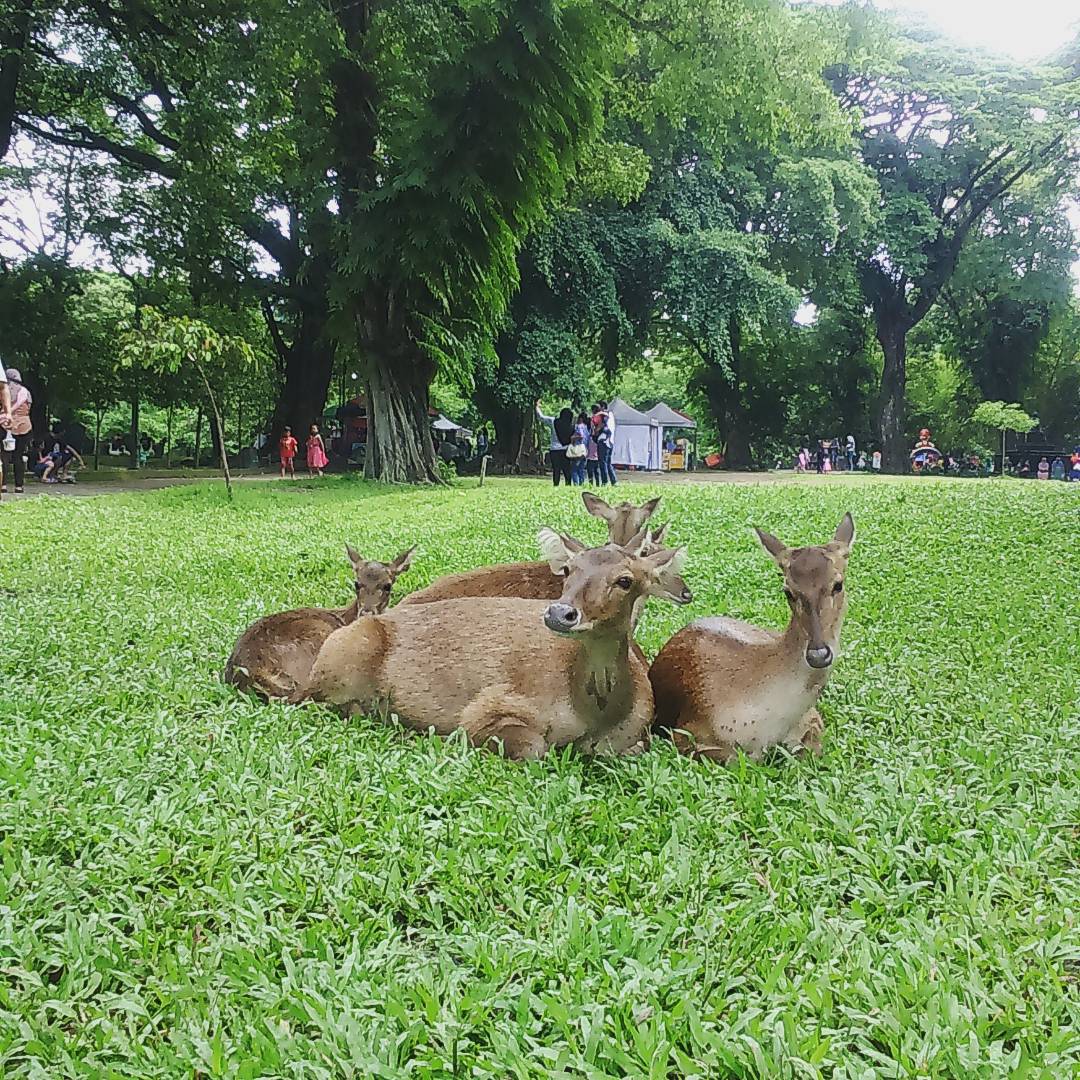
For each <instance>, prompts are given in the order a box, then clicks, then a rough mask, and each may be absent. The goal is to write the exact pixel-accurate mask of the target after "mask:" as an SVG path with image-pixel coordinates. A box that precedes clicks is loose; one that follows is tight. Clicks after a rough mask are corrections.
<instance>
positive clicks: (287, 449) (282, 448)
mask: <svg viewBox="0 0 1080 1080" xmlns="http://www.w3.org/2000/svg"><path fill="white" fill-rule="evenodd" d="M297 445H298V444H297V442H296V438H295V436H294V435H293V433H292V428H291V427H286V428H285V429H284V430H283V431H282V432H281V438H280V439H278V457H279V458H280V459H281V479H282V480H284V479H285V470H286V469H287V470H288V472H289V475H290V476H291V477H292V478H293V479H294V480H295V479H296V469H295V468H294V466H293V459H294V458H295V457H296V450H297Z"/></svg>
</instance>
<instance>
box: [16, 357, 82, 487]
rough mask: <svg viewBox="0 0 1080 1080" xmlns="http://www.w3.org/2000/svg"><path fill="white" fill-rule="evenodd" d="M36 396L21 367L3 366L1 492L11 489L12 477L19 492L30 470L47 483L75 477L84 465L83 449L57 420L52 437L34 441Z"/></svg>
mask: <svg viewBox="0 0 1080 1080" xmlns="http://www.w3.org/2000/svg"><path fill="white" fill-rule="evenodd" d="M33 403H34V399H33V396H32V395H31V393H30V391H29V390H28V389H27V388H26V386H25V385H24V384H23V381H22V373H21V372H20V371H19V369H18V368H13V367H12V368H6V369H5V368H4V367H2V366H0V495H6V494H7V492H8V482H9V481H8V478H9V477H10V478H11V485H12V488H13V489H14V492H15V494H16V495H20V494H22V492H23V491H24V490H25V485H26V471H27V466H28V465H29V468H30V471H31V472H32V473H33V474H34V475H35V476H36V477H38V479H39V480H42V481H44V482H45V483H46V484H61V483H65V482H70V481H73V480H74V475H73V473H72V467H73V466H74V465H75V463H76V462H77V463H78V464H79V466H82V465H84V462H83V459H82V457H81V456H80V454H79V452H78V451H77V450H76V449H75V447H73V446H72V445H71V444H70V442H69V440H68V439H67V437H66V436H65V435H64V433H63V431H62V430H61V428H60V425H59V423H54V424H53V426H52V428H51V429H50V431H49V435H48V438H46V439H38V440H33V438H32V436H33V424H32V422H31V420H30V407H31V406H32V405H33Z"/></svg>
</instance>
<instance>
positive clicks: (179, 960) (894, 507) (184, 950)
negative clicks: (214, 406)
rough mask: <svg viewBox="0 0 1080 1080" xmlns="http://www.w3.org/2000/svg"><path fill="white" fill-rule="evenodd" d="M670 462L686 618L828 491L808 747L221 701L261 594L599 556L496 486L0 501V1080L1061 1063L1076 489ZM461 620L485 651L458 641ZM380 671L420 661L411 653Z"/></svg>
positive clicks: (566, 519)
mask: <svg viewBox="0 0 1080 1080" xmlns="http://www.w3.org/2000/svg"><path fill="white" fill-rule="evenodd" d="M863 481H864V482H862V483H858V484H855V483H852V484H844V485H820V486H810V485H783V484H773V485H766V486H736V485H724V484H713V485H700V486H697V485H674V484H672V485H667V486H664V487H663V488H648V487H644V486H639V485H633V486H628V487H625V488H623V489H622V490H623V491H628V492H630V493H631V494H632V496H633V497H635V498H637V499H643V498H645V497H648V496H649V495H651V494H657V493H660V494H662V495H663V496H664V502H663V505H662V506H661V510H660V512H659V513H658V515H657V520H658V521H666V520H671V521H672V523H673V525H672V535H673V537H674V538H677V539H679V540H683V541H686V542H688V543H689V545H690V560H689V562H688V568H687V571H686V577H687V580H688V581H689V583H690V584H691V587H692V588H693V589H694V591H695V594H696V599H695V602H694V603H693V604H692V605H691V606H690V607H689V608H685V609H676V608H674V607H665V606H661V605H660V604H658V603H657V602H655V601H653V602H651V605H650V609H649V612H648V614H647V616H646V619H645V621H644V623H643V626H642V629H641V632H640V635H639V636H640V637H641V640H642V642H643V644H644V646H645V648H646V650H647V651H648V652H649V653H650V654H653V653H655V652H656V650H657V649H658V648H659V647H660V645H661V644H662V643H663V642H664V640H665V639H666V637H667V636H668V635H670V634H671V633H672V632H673V631H674V630H675V629H677V628H678V627H679V626H680V625H682V624H683V623H684V622H687V621H689V620H690V619H692V618H694V617H697V616H699V615H703V614H708V613H728V614H732V615H736V616H739V617H743V618H747V619H752V620H756V621H761V622H763V623H765V624H766V625H770V626H780V625H781V623H782V620H783V619H784V618H785V615H786V605H785V603H784V600H783V597H782V595H781V590H780V582H779V577H778V575H777V573H776V571H775V568H774V567H773V565H772V563H771V561H770V560H769V559H768V557H767V556H766V555H765V554H764V552H762V551H761V550H760V549H759V548H758V546H757V544H756V541H754V540H753V538H752V536H751V533H750V530H749V526H750V525H751V524H760V525H762V526H764V527H767V528H768V529H770V530H772V531H773V532H775V533H776V534H777V535H779V536H780V537H781V538H783V539H784V540H786V541H788V542H789V543H799V542H819V541H823V540H825V539H827V538H828V537H829V536H830V535H831V533H832V530H833V528H834V527H835V526H836V524H837V522H838V521H839V520H840V517H841V515H842V513H843V511H845V510H847V509H850V510H851V511H852V512H853V513H854V515H855V519H856V522H857V524H858V528H859V536H858V540H857V543H856V546H855V553H854V555H853V558H852V563H851V569H850V573H849V576H848V588H849V595H850V605H851V606H850V610H849V614H848V621H847V624H846V627H845V636H844V644H845V650H844V652H845V655H844V657H843V659H842V660H841V662H840V663H839V665H838V669H837V671H836V674H835V675H834V677H833V680H832V682H831V683H830V685H829V688H828V690H827V692H826V696H825V698H824V702H823V708H822V712H823V714H824V715H825V718H826V723H827V732H826V740H827V741H826V752H825V755H824V757H823V758H822V759H820V760H818V761H808V762H791V761H785V760H781V761H775V762H772V763H770V764H769V765H767V766H756V765H751V764H743V765H741V766H739V767H735V768H731V769H722V768H717V767H715V766H708V765H704V764H698V763H694V762H691V761H688V760H685V759H681V758H679V757H678V756H676V755H675V754H673V753H672V752H671V750H670V748H669V747H667V746H660V747H654V748H653V749H652V750H651V751H650V752H648V753H647V754H645V755H643V756H641V757H638V758H631V759H625V760H616V761H589V760H583V759H580V758H574V757H573V756H571V755H564V756H553V757H550V758H549V759H547V760H544V761H542V762H536V763H532V764H528V765H519V764H514V763H510V762H506V761H504V760H501V759H499V758H497V757H495V756H492V755H488V754H483V753H476V752H471V751H469V750H467V749H465V748H463V747H462V746H461V745H459V744H458V743H457V741H456V740H450V741H449V742H446V743H441V742H439V741H438V740H435V739H432V738H424V737H416V736H410V735H406V734H403V733H400V732H397V731H394V730H391V729H388V728H382V727H379V726H376V725H375V724H374V723H371V722H356V721H354V722H352V723H348V724H346V723H344V722H342V721H341V720H340V719H337V718H335V717H334V716H333V715H331V714H330V713H329V712H327V711H324V710H320V709H317V708H308V709H293V708H288V707H285V706H282V705H260V704H257V703H254V702H252V701H248V700H245V699H242V698H241V697H239V696H238V695H236V694H235V693H234V692H232V691H231V690H230V689H228V688H227V687H225V686H223V685H222V684H221V683H220V681H219V672H220V669H221V667H222V665H223V663H224V661H225V658H226V656H227V655H228V653H229V650H230V648H231V646H232V643H233V641H234V639H235V638H236V636H237V635H238V634H239V632H240V631H241V630H242V629H243V627H244V626H245V625H246V624H247V623H248V622H249V621H251V620H252V619H254V618H256V617H257V616H258V615H260V614H263V613H265V612H268V611H272V610H276V609H280V608H283V607H288V606H295V605H301V604H310V603H328V604H335V605H337V604H345V603H347V602H348V600H349V597H350V595H351V591H350V586H349V581H350V578H349V568H348V564H347V562H346V560H345V556H344V548H343V543H344V541H345V540H346V539H347V540H349V541H350V542H351V543H352V544H354V545H355V546H356V547H357V548H359V549H360V550H361V551H362V552H364V553H365V554H370V556H372V557H378V558H384V557H389V556H391V555H393V554H394V553H396V552H397V551H398V550H400V549H401V548H403V547H406V546H407V545H409V544H411V543H413V542H418V543H419V545H420V554H419V557H418V559H417V561H416V562H415V564H414V568H413V570H412V571H411V572H410V573H409V575H408V576H407V577H405V578H403V579H402V580H401V581H400V582H399V584H398V589H399V591H400V590H402V589H403V587H408V588H411V587H418V586H420V585H421V584H424V583H426V582H427V581H429V580H431V579H433V578H434V577H436V576H438V575H439V574H441V573H444V572H447V571H451V570H460V569H464V568H467V567H471V566H474V565H478V564H481V563H483V562H491V561H498V560H509V559H515V558H522V557H525V558H532V557H534V552H535V541H534V535H535V532H536V529H537V527H538V526H539V525H540V524H542V523H549V524H552V525H554V526H557V527H564V528H567V529H570V530H571V531H573V532H575V533H576V534H578V535H580V536H581V537H582V538H583V539H593V540H598V539H599V538H600V536H601V534H602V531H603V527H602V524H601V523H600V522H599V521H596V520H595V519H593V518H590V517H588V516H586V514H585V513H584V510H583V509H582V507H581V504H580V500H579V499H578V497H577V494H576V493H574V494H571V493H570V492H567V491H565V489H563V490H559V491H553V490H552V489H551V488H549V487H547V486H545V485H543V484H540V483H535V482H495V483H492V484H491V485H490V486H485V487H484V489H483V490H477V489H476V487H475V483H474V482H472V483H470V484H469V486H468V487H467V488H462V489H457V490H449V491H447V490H442V491H430V492H428V491H387V490H386V489H377V488H373V487H367V486H365V485H364V484H362V483H360V482H357V481H352V480H328V481H327V482H326V483H325V485H324V486H322V487H318V488H313V487H312V486H311V485H308V484H304V483H298V484H296V485H293V486H291V487H288V486H283V485H279V484H277V483H269V484H259V485H252V486H250V487H244V488H241V489H240V491H239V493H238V502H237V505H236V506H235V507H234V508H230V507H227V506H226V505H225V504H224V500H223V498H222V494H221V491H220V489H219V487H211V486H208V485H207V486H203V485H200V486H196V487H183V488H174V489H171V490H167V491H161V492H156V493H153V494H118V495H115V496H106V497H103V498H99V499H78V500H77V499H40V500H33V501H28V502H24V503H20V504H17V505H14V506H6V505H5V506H4V507H3V508H0V611H2V613H3V641H4V646H3V649H2V650H0V716H2V717H3V722H2V724H0V770H2V772H0V777H2V784H3V788H2V800H0V1075H3V1076H33V1077H42V1078H53V1077H66V1076H85V1077H125V1078H126V1077H182V1076H188V1077H190V1076H193V1075H194V1076H202V1077H218V1076H221V1077H271V1076H288V1077H304V1078H308V1077H311V1078H319V1077H338V1076H348V1077H357V1078H364V1077H401V1076H417V1077H451V1076H460V1077H493V1078H502V1077H551V1076H565V1077H621V1076H635V1077H636V1076H641V1077H656V1078H661V1077H663V1078H667V1077H690V1076H701V1077H729V1076H730V1077H746V1078H749V1077H769V1078H773V1077H788V1076H792V1077H795V1076H798V1077H809V1076H822V1077H860V1078H862V1077H883V1078H884V1077H908V1076H928V1077H964V1078H967V1077H1006V1076H1009V1077H1046V1078H1051V1077H1052V1078H1060V1077H1070V1076H1071V1077H1077V1076H1080V982H1078V980H1080V925H1078V920H1080V705H1078V698H1080V576H1078V564H1077V550H1078V545H1080V488H1077V487H1075V486H1069V485H1063V484H1049V483H1046V484H1037V483H1034V482H1032V483H1021V482H1009V481H983V482H980V481H968V482H963V481H960V482H948V481H933V480H924V481H916V482H908V483H890V482H887V481H879V482H876V481H875V480H874V479H871V478H863ZM458 630H459V633H460V634H461V635H462V636H463V637H466V638H469V639H471V640H473V641H474V642H475V646H476V648H477V649H483V648H484V643H485V638H486V635H487V634H488V632H489V631H488V628H486V627H484V626H482V625H463V626H461V627H459V628H458ZM417 662H418V663H419V662H421V661H420V660H419V659H418V661H417Z"/></svg>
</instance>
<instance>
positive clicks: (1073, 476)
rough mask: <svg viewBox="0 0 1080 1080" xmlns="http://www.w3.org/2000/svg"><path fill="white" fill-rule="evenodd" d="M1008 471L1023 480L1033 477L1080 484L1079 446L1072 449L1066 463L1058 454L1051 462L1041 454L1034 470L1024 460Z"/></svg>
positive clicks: (1028, 462) (1027, 461)
mask: <svg viewBox="0 0 1080 1080" xmlns="http://www.w3.org/2000/svg"><path fill="white" fill-rule="evenodd" d="M1010 471H1011V472H1012V473H1013V475H1015V476H1019V477H1022V478H1024V479H1027V478H1030V477H1032V476H1034V477H1035V479H1037V480H1070V481H1073V482H1074V483H1080V446H1074V447H1073V452H1072V454H1070V455H1069V459H1068V461H1066V460H1065V458H1064V457H1063V456H1062V455H1061V454H1058V455H1057V456H1056V457H1055V458H1054V460H1053V461H1051V460H1050V459H1049V458H1048V457H1047V456H1046V455H1045V454H1043V455H1042V457H1041V458H1039V463H1038V465H1037V466H1036V467H1035V468H1034V469H1032V467H1031V462H1030V461H1029V460H1028V459H1027V458H1024V459H1023V460H1022V461H1021V462H1020V463H1019V464H1017V465H1015V466H1013V467H1012V468H1011V470H1010Z"/></svg>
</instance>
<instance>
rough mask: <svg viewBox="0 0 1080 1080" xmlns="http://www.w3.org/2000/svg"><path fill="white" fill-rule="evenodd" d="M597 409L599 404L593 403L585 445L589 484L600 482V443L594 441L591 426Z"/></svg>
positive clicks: (586, 470) (586, 471)
mask: <svg viewBox="0 0 1080 1080" xmlns="http://www.w3.org/2000/svg"><path fill="white" fill-rule="evenodd" d="M599 409H600V406H599V405H594V406H593V407H592V412H591V413H590V414H589V440H588V442H587V444H586V447H585V473H586V475H587V476H588V478H589V484H590V485H592V484H599V483H600V452H599V451H600V444H599V443H598V442H597V441H596V437H595V435H594V433H593V426H592V417H593V416H595V415H596V413H597V412H598V411H599Z"/></svg>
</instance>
